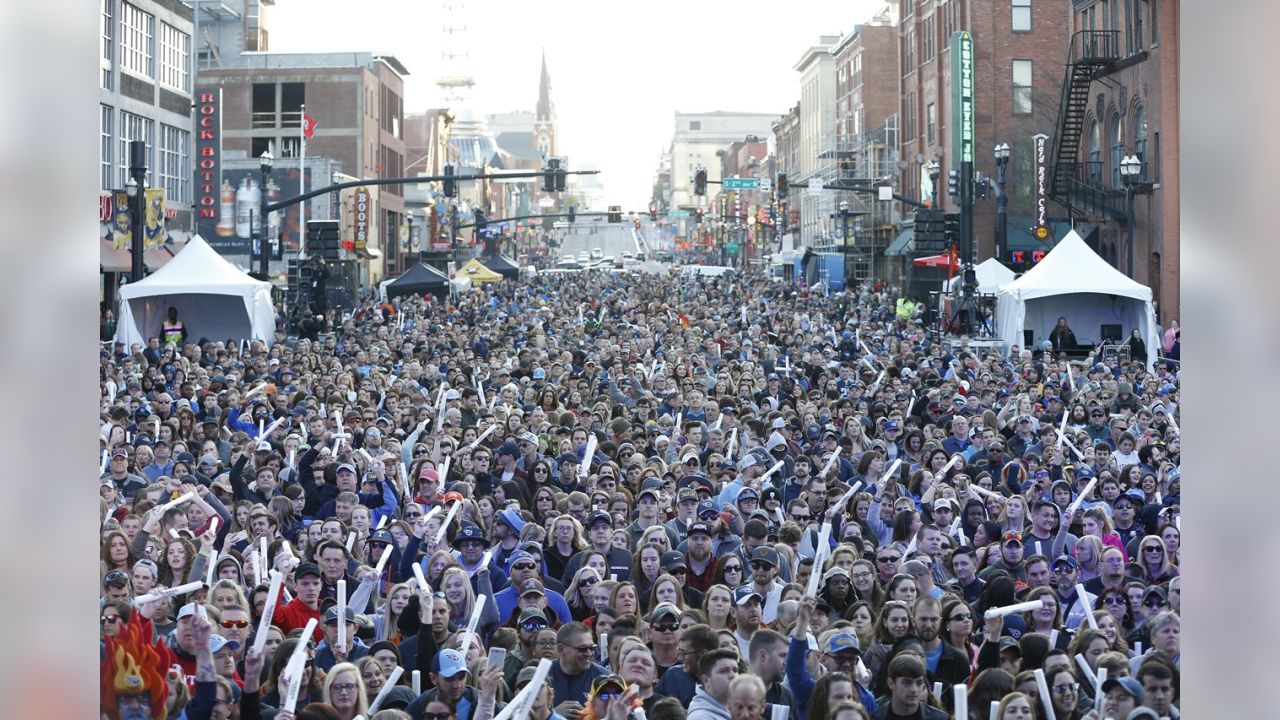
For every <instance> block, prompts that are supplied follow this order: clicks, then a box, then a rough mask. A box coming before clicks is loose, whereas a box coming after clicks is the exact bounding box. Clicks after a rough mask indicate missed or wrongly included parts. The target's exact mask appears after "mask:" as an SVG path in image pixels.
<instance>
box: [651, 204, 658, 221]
mask: <svg viewBox="0 0 1280 720" xmlns="http://www.w3.org/2000/svg"><path fill="white" fill-rule="evenodd" d="M649 219H650V220H652V221H654V222H658V206H657V205H650V206H649Z"/></svg>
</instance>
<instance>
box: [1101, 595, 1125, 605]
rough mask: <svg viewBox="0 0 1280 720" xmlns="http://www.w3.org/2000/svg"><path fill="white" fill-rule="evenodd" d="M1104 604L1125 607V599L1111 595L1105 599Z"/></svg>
mask: <svg viewBox="0 0 1280 720" xmlns="http://www.w3.org/2000/svg"><path fill="white" fill-rule="evenodd" d="M1102 602H1104V603H1106V604H1107V605H1123V604H1124V598H1122V597H1120V596H1119V595H1110V596H1108V597H1105V598H1103V599H1102Z"/></svg>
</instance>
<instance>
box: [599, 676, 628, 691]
mask: <svg viewBox="0 0 1280 720" xmlns="http://www.w3.org/2000/svg"><path fill="white" fill-rule="evenodd" d="M608 687H614V688H617V689H618V692H623V691H624V690H626V689H627V681H626V680H623V679H622V676H621V675H605V676H604V677H601V678H598V679H597V680H596V681H595V682H593V683H591V694H592V695H598V694H600V691H601V690H604V689H605V688H608Z"/></svg>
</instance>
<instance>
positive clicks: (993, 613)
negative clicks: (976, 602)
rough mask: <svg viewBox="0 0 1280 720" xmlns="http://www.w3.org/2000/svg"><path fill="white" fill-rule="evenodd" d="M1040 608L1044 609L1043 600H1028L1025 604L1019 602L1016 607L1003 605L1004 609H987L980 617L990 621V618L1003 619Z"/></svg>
mask: <svg viewBox="0 0 1280 720" xmlns="http://www.w3.org/2000/svg"><path fill="white" fill-rule="evenodd" d="M1042 607H1044V601H1043V600H1028V601H1027V602H1020V603H1017V604H1016V605H1005V606H1004V607H998V608H989V609H988V610H987V611H986V612H985V613H983V614H982V617H984V618H986V619H988V620H990V619H991V618H997V617H1004V616H1006V615H1016V614H1018V613H1022V612H1032V611H1034V610H1039V609H1040V608H1042Z"/></svg>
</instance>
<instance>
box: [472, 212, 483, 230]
mask: <svg viewBox="0 0 1280 720" xmlns="http://www.w3.org/2000/svg"><path fill="white" fill-rule="evenodd" d="M471 216H472V219H473V222H474V223H475V226H476V230H477V231H479V230H483V229H484V226H485V225H486V221H485V217H484V211H483V210H481V209H480V208H476V209H475V210H472V211H471Z"/></svg>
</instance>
